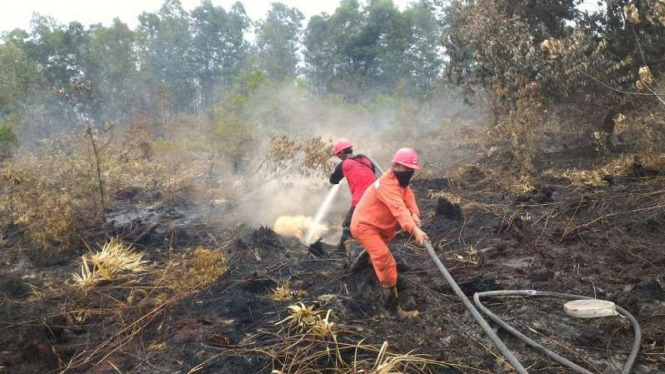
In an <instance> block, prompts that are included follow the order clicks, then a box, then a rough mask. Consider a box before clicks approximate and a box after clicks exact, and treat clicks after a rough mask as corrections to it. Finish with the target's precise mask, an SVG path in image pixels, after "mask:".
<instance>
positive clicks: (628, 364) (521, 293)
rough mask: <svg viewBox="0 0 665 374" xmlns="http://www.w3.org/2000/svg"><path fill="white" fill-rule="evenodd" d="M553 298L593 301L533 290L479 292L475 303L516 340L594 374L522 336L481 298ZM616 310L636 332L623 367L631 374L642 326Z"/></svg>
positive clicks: (576, 296) (585, 372)
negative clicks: (486, 305)
mask: <svg viewBox="0 0 665 374" xmlns="http://www.w3.org/2000/svg"><path fill="white" fill-rule="evenodd" d="M516 295H518V296H553V297H560V298H564V299H569V300H591V299H593V298H592V297H586V296H579V295H573V294H566V293H559V292H547V291H533V290H504V291H487V292H477V293H475V294H474V295H473V301H474V302H475V303H476V306H477V307H478V309H480V310H481V311H482V312H483V313H485V314H486V315H487V316H488V317H489V318H490V319H491V320H492V321H494V322H495V323H496V324H497V325H499V326H501V327H502V328H503V329H504V330H506V331H508V332H509V333H511V334H512V335H513V336H515V337H516V338H518V339H520V340H521V341H523V342H525V343H526V344H528V345H529V346H531V347H532V348H534V349H536V350H537V351H540V352H542V353H543V354H545V355H546V356H547V357H549V358H551V359H552V360H554V361H556V362H558V363H560V364H562V365H565V366H567V367H569V368H571V369H572V370H574V371H575V372H577V373H582V374H593V373H592V372H590V371H588V370H586V369H584V368H583V367H580V366H579V365H577V364H575V363H574V362H571V361H569V360H567V359H566V358H564V357H561V356H559V355H558V354H556V353H554V352H552V351H551V350H549V349H547V348H545V347H543V346H542V345H540V344H538V343H536V342H535V341H533V340H532V339H530V338H529V337H527V336H526V335H524V334H522V333H521V332H519V331H517V330H516V329H514V328H513V327H512V326H510V325H509V324H507V323H506V322H504V321H503V320H501V319H500V318H499V317H497V316H496V315H495V314H494V313H492V312H491V311H489V309H487V308H486V307H485V306H484V305H483V304H482V303H481V302H480V298H482V297H491V296H516ZM616 310H617V311H618V312H619V313H621V314H622V315H623V316H625V317H626V318H628V320H629V321H630V323H631V324H632V325H633V330H634V331H635V341H634V342H633V348H632V350H631V352H630V355H629V356H628V360H627V361H626V364H625V365H624V367H623V370H621V373H622V374H629V373H630V371H631V370H632V368H633V364H635V359H636V358H637V354H638V353H639V351H640V345H641V342H642V331H641V330H640V325H639V323H638V322H637V320H636V319H635V317H633V315H632V314H630V313H629V312H628V311H627V310H625V309H623V308H621V307H620V306H618V305H617V306H616Z"/></svg>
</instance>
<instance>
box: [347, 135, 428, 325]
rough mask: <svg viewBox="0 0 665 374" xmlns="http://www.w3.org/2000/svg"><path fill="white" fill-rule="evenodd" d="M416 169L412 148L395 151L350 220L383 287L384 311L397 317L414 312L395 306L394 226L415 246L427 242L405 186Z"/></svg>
mask: <svg viewBox="0 0 665 374" xmlns="http://www.w3.org/2000/svg"><path fill="white" fill-rule="evenodd" d="M418 169H420V164H419V162H418V155H417V154H416V152H415V151H414V150H413V149H410V148H402V149H400V150H398V151H397V152H396V153H395V155H394V156H393V165H392V168H391V169H390V170H388V171H387V172H385V173H384V174H383V175H382V176H381V177H379V179H377V181H376V182H374V184H373V185H372V186H371V187H369V188H368V189H367V191H365V194H364V195H363V197H362V199H360V202H359V203H358V205H357V206H356V210H355V213H354V214H353V218H352V220H351V234H353V237H354V238H355V239H356V241H357V242H358V243H359V244H360V245H361V246H363V247H364V248H365V250H366V251H367V253H368V254H369V257H370V260H371V261H372V266H373V267H374V272H375V273H376V276H377V278H378V280H379V284H380V285H381V287H382V288H383V294H384V296H385V301H386V308H388V310H389V311H390V312H392V313H394V314H397V316H398V317H412V316H416V315H417V314H418V312H417V311H414V312H405V311H404V310H402V308H401V307H400V306H399V300H398V297H399V293H398V292H397V263H396V262H395V258H394V257H393V255H392V253H391V252H390V249H389V248H388V243H390V241H392V240H393V238H394V237H395V229H396V228H397V225H398V224H399V225H400V226H401V227H402V230H404V231H405V232H408V233H410V234H412V235H413V236H414V237H415V239H416V242H417V243H418V244H419V245H421V246H422V245H424V242H425V241H426V240H429V239H428V237H427V234H426V233H425V232H424V231H423V230H421V229H420V225H421V221H420V211H419V209H418V205H417V204H416V199H415V197H414V195H413V192H412V191H411V188H410V187H409V182H410V180H411V177H412V176H413V173H414V172H415V170H418Z"/></svg>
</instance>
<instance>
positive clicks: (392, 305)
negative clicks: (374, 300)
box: [383, 287, 420, 319]
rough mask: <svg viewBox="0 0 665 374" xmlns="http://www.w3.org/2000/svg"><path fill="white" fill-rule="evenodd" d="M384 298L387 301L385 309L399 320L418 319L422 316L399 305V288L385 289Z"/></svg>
mask: <svg viewBox="0 0 665 374" xmlns="http://www.w3.org/2000/svg"><path fill="white" fill-rule="evenodd" d="M383 296H384V299H385V304H384V305H385V307H386V309H387V310H388V313H390V314H391V315H393V316H395V317H397V319H408V318H414V317H417V316H418V314H420V313H419V312H418V311H417V310H411V311H406V310H403V309H402V307H401V306H400V305H399V292H398V291H397V287H391V288H384V289H383Z"/></svg>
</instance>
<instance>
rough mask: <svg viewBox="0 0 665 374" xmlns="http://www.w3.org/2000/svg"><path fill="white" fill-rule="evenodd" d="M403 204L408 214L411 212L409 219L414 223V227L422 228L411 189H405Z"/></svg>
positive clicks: (418, 210)
mask: <svg viewBox="0 0 665 374" xmlns="http://www.w3.org/2000/svg"><path fill="white" fill-rule="evenodd" d="M404 203H405V204H406V207H407V208H408V209H409V212H411V218H413V220H414V221H415V223H416V226H418V227H420V226H422V222H421V220H420V209H418V204H417V203H416V197H415V196H414V195H413V191H411V187H407V188H406V191H405V193H404Z"/></svg>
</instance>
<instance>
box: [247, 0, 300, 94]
mask: <svg viewBox="0 0 665 374" xmlns="http://www.w3.org/2000/svg"><path fill="white" fill-rule="evenodd" d="M303 19H305V16H304V15H303V14H302V12H300V11H299V10H298V9H296V8H290V7H288V6H286V5H284V4H282V3H272V7H271V9H270V10H269V11H268V16H267V17H266V19H265V20H263V21H261V22H259V25H258V27H257V30H256V34H257V36H256V46H257V47H258V50H259V59H260V62H259V64H260V66H261V68H262V69H263V70H264V71H265V72H266V75H267V76H268V77H269V78H270V79H272V80H275V81H282V80H283V79H285V78H289V79H293V78H295V77H296V65H297V64H298V56H297V55H296V52H297V51H298V44H299V42H300V36H301V34H302V30H301V28H302V21H303Z"/></svg>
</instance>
